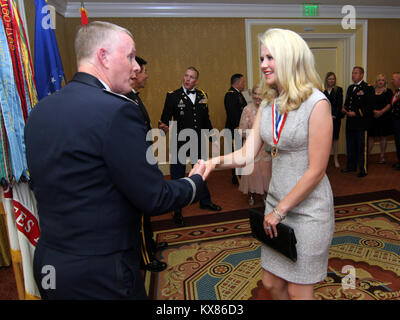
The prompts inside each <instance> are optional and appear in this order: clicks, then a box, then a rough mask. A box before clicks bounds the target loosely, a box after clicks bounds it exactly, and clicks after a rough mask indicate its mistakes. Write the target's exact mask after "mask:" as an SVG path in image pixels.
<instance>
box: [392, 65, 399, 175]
mask: <svg viewBox="0 0 400 320" xmlns="http://www.w3.org/2000/svg"><path fill="white" fill-rule="evenodd" d="M392 83H393V86H394V88H395V92H394V95H393V98H392V101H391V102H392V108H391V115H392V123H393V131H394V142H395V144H396V154H397V163H395V164H394V165H393V167H394V168H395V169H396V170H400V72H395V73H393V75H392Z"/></svg>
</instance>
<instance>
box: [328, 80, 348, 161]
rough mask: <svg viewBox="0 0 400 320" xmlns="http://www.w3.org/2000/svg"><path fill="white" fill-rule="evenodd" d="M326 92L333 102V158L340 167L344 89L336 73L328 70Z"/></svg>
mask: <svg viewBox="0 0 400 320" xmlns="http://www.w3.org/2000/svg"><path fill="white" fill-rule="evenodd" d="M324 94H325V95H326V97H327V98H328V100H329V102H330V103H331V110H332V118H333V142H332V146H333V158H334V160H335V167H336V168H339V167H340V165H339V161H338V144H339V133H340V125H341V122H342V118H343V113H342V107H343V89H342V88H341V87H338V86H337V85H336V75H335V73H333V72H328V73H327V74H326V77H325V91H324Z"/></svg>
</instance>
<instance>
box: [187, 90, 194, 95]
mask: <svg viewBox="0 0 400 320" xmlns="http://www.w3.org/2000/svg"><path fill="white" fill-rule="evenodd" d="M186 94H187V95H189V94H196V90H192V91H189V90H186Z"/></svg>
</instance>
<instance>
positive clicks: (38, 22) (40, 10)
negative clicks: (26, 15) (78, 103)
mask: <svg viewBox="0 0 400 320" xmlns="http://www.w3.org/2000/svg"><path fill="white" fill-rule="evenodd" d="M35 8H36V17H35V81H36V87H37V93H38V98H39V100H40V99H42V98H44V97H46V96H48V95H50V94H52V93H53V92H55V91H57V90H59V89H61V85H62V82H63V80H64V70H63V67H62V64H61V58H60V54H59V52H58V46H57V41H56V36H55V34H54V29H55V25H53V23H52V21H51V12H50V10H49V7H48V6H47V4H46V2H45V0H35Z"/></svg>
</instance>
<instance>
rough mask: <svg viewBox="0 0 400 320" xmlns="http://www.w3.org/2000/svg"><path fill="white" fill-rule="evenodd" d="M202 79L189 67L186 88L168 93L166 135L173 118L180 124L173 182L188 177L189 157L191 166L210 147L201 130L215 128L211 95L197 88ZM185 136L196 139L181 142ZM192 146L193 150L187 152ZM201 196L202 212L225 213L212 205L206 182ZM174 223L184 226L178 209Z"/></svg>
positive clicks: (162, 125) (172, 135) (175, 135)
mask: <svg viewBox="0 0 400 320" xmlns="http://www.w3.org/2000/svg"><path fill="white" fill-rule="evenodd" d="M198 79H199V71H198V70H197V69H196V68H194V67H189V68H187V70H186V71H185V74H184V76H183V84H182V87H180V88H179V89H176V90H175V91H172V92H168V93H167V96H166V98H165V103H164V109H163V112H162V115H161V120H160V121H159V128H160V129H161V130H163V131H164V132H165V133H167V132H168V131H169V125H168V124H169V121H170V120H171V118H173V119H174V121H176V125H177V128H176V131H173V132H170V140H171V139H172V141H177V145H176V146H175V147H176V150H171V149H170V153H171V155H172V158H171V159H170V171H171V173H170V174H171V178H172V179H180V178H182V177H183V176H184V175H185V170H186V157H190V160H191V163H195V161H196V160H197V159H200V158H202V156H203V155H206V154H207V153H206V150H205V149H204V150H202V145H203V146H204V147H205V148H208V143H203V144H202V143H201V139H204V138H207V137H203V136H202V135H201V129H208V130H212V125H211V121H210V116H209V114H208V96H207V94H206V93H205V92H204V91H202V90H199V89H196V88H195V86H196V85H197V84H198ZM188 129H189V130H188ZM171 131H172V130H171ZM181 133H182V135H183V133H188V134H192V136H191V138H192V139H190V137H187V138H184V139H178V136H181ZM180 140H183V141H180ZM190 143H192V144H190ZM188 144H190V146H191V148H189V149H188V150H186V151H185V148H186V147H188ZM170 145H171V143H170ZM200 193H201V194H200V208H201V209H205V210H212V211H220V210H221V207H220V206H218V205H216V204H214V203H212V202H211V196H210V191H209V190H208V188H207V184H206V183H204V186H203V188H202V190H201V191H200ZM174 221H175V223H176V224H177V225H179V226H183V225H184V221H183V217H182V210H181V209H177V210H175V212H174Z"/></svg>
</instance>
